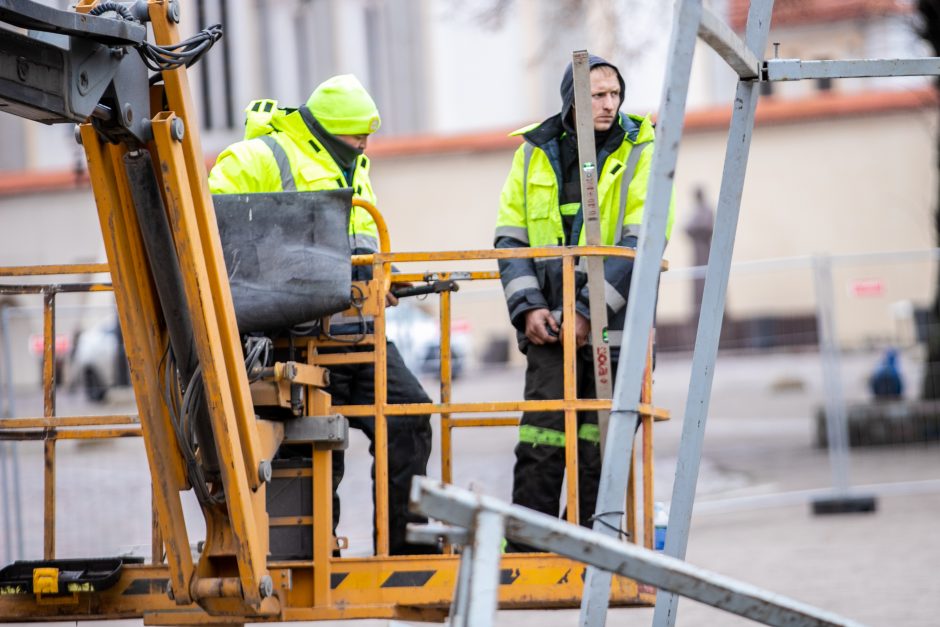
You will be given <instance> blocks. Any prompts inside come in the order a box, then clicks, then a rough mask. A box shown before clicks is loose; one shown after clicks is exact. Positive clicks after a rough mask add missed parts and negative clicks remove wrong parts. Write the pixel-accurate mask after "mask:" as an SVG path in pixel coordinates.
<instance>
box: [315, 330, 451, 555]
mask: <svg viewBox="0 0 940 627" xmlns="http://www.w3.org/2000/svg"><path fill="white" fill-rule="evenodd" d="M345 350H346V351H350V352H351V351H355V350H365V349H356V348H349V349H345ZM324 352H326V351H324ZM330 352H336V351H335V350H331V351H330ZM387 355H388V357H387V364H388V367H387V372H388V387H387V389H388V402H389V403H430V402H431V399H430V397H428V395H427V393H426V392H425V391H424V388H423V387H421V383H420V382H419V381H418V379H417V378H415V376H414V374H412V373H411V371H410V370H408V367H407V366H406V365H405V362H404V361H403V360H402V358H401V354H400V353H399V352H398V349H397V348H395V345H394V344H392V343H389V344H388V352H387ZM327 392H329V393H330V394H332V396H333V398H332V403H333V405H370V404H372V403H374V402H375V367H374V366H373V365H372V364H349V365H347V366H330V386H329V387H328V388H327ZM385 420H386V424H387V425H388V522H389V553H391V554H392V555H416V554H425V553H436V552H438V551H437V549H436V548H435V547H432V546H428V545H424V544H409V543H408V542H406V541H405V527H406V525H407V524H408V523H409V522H419V523H423V522H427V519H425V518H423V517H421V516H417V515H415V514H411V513H409V512H408V493H409V491H410V490H411V478H412V477H414V476H415V475H426V474H427V468H428V458H429V457H430V455H431V422H430V416H428V415H422V416H386V418H385ZM349 426H350V427H352V428H354V429H359V430H360V431H362V432H363V433H365V434H366V437H368V438H369V453H371V454H372V456H373V462H372V480H373V483H374V481H375V461H374V457H375V418H372V417H368V418H362V417H355V418H349ZM344 470H345V459H344V451H341V450H337V451H333V530H334V532H335V531H336V525H337V524H338V523H339V514H340V504H339V498H338V497H337V495H336V489H337V487H339V483H340V481H342V479H343V472H344ZM372 494H373V496H372V500H373V505H374V504H375V492H374V491H373V493H372ZM374 540H375V535H374V532H373V542H374Z"/></svg>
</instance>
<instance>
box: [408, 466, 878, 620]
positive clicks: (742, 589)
mask: <svg viewBox="0 0 940 627" xmlns="http://www.w3.org/2000/svg"><path fill="white" fill-rule="evenodd" d="M411 505H412V508H416V509H417V511H420V512H421V513H423V514H425V515H427V516H432V517H434V518H437V519H439V520H443V521H445V522H447V523H450V524H452V525H458V526H462V527H467V528H469V529H474V530H475V529H476V524H477V522H478V521H480V520H481V517H483V516H485V515H487V514H489V515H492V516H495V517H498V518H499V519H502V520H504V521H505V535H506V537H508V538H511V539H513V540H517V541H519V542H524V543H525V544H529V545H532V546H535V547H538V548H540V549H544V550H546V551H553V552H555V553H557V554H558V555H562V556H564V557H568V558H571V559H574V560H578V561H580V562H584V563H587V564H591V565H593V566H596V567H597V568H601V569H603V570H606V571H609V572H613V573H617V574H619V575H623V576H624V577H630V578H632V579H635V580H637V581H641V582H644V583H648V584H652V585H654V586H656V587H658V588H659V589H661V590H668V591H670V592H673V593H675V594H679V595H682V596H685V597H688V598H690V599H694V600H696V601H700V602H702V603H705V604H707V605H711V606H713V607H717V608H719V609H722V610H725V611H728V612H731V613H733V614H737V615H739V616H743V617H745V618H750V619H751V620H755V621H758V622H761V623H764V624H766V625H778V626H781V627H783V626H791V625H803V626H806V627H828V626H831V627H836V626H840V627H861V625H860V624H859V623H857V622H855V621H852V620H849V619H847V618H843V617H841V616H838V615H836V614H833V613H830V612H826V611H824V610H820V609H818V608H815V607H812V606H810V605H806V604H804V603H800V602H798V601H794V600H792V599H789V598H787V597H784V596H782V595H779V594H775V593H772V592H768V591H766V590H763V589H761V588H758V587H756V586H752V585H750V584H747V583H743V582H740V581H736V580H734V579H731V578H730V577H725V576H724V575H720V574H718V573H714V572H711V571H708V570H705V569H703V568H698V567H696V566H692V565H691V564H687V563H686V562H683V561H682V560H678V559H676V558H673V557H669V556H666V555H662V554H660V553H657V552H655V551H650V550H648V549H645V548H641V547H639V546H636V545H634V544H626V543H623V542H619V541H617V540H614V539H613V538H609V537H607V536H604V535H602V534H599V533H597V532H594V531H590V530H588V529H585V528H583V527H580V526H577V525H572V524H569V523H565V522H562V521H560V520H558V519H557V518H555V517H553V516H548V515H546V514H542V513H540V512H536V511H533V510H531V509H527V508H525V507H521V506H518V505H510V504H508V503H504V502H502V501H500V500H498V499H495V498H493V497H489V496H484V495H481V494H476V493H473V492H470V491H469V490H464V489H462V488H457V487H455V486H452V485H447V484H444V483H441V482H440V481H438V480H435V479H430V478H428V477H415V478H414V480H413V482H412V484H411ZM474 533H475V534H476V533H477V531H475V532H474ZM498 540H499V539H498V538H495V539H494V540H493V541H494V542H498ZM475 548H477V549H479V548H482V547H475ZM493 577H494V578H496V577H498V571H496V570H494V572H493ZM474 583H475V584H476V585H477V586H481V587H484V584H485V583H486V582H474ZM494 603H495V599H494ZM493 609H495V608H493ZM484 625H485V623H482V622H481V623H474V627H483V626H484Z"/></svg>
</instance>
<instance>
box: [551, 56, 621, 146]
mask: <svg viewBox="0 0 940 627" xmlns="http://www.w3.org/2000/svg"><path fill="white" fill-rule="evenodd" d="M602 65H606V66H607V67H609V68H611V69H613V71H614V72H616V73H617V81H618V82H619V83H620V104H619V105H617V110H618V111H619V110H620V107H622V106H623V97H624V93H625V92H626V83H624V82H623V76H621V75H620V70H618V69H617V66H616V65H614V64H613V63H610V62H609V61H606V60H605V59H602V58H601V57H598V56H595V55H593V54H592V55H590V56H589V57H588V67H589V68H590V69H592V70H593V69H594V68H596V67H599V66H602ZM572 107H574V68H573V66H572V64H571V63H569V64H568V67H567V68H565V75H564V76H563V77H562V78H561V122H562V124H563V125H564V127H565V130H567V131H568V132H570V133H574V131H575V126H574V120H572V119H571V109H572Z"/></svg>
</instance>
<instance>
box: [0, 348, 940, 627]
mask: <svg viewBox="0 0 940 627" xmlns="http://www.w3.org/2000/svg"><path fill="white" fill-rule="evenodd" d="M876 359H877V357H876V356H874V355H871V354H859V355H851V356H847V357H846V359H845V360H844V363H843V373H844V383H845V387H846V393H847V395H848V396H849V397H850V398H856V399H861V398H864V396H865V392H864V381H865V377H866V373H867V372H868V371H869V370H870V368H872V367H873V365H874V363H875V361H876ZM903 366H904V369H905V374H906V375H907V377H908V382H909V386H910V387H914V388H916V382H917V380H918V373H917V369H916V366H915V364H913V363H908V362H905V363H904V364H903ZM688 377H689V364H688V359H686V358H677V357H667V356H663V357H661V358H660V360H659V364H658V367H657V373H656V386H655V392H654V394H655V397H656V403H657V404H659V405H663V406H666V407H668V408H669V409H671V410H672V412H673V414H674V416H675V418H674V420H672V421H671V422H668V423H661V424H659V425H657V428H656V499H657V500H666V501H668V500H669V497H670V494H671V482H672V475H673V472H674V465H675V455H676V451H677V450H678V442H679V436H680V431H681V424H680V422H681V414H682V412H683V410H684V401H685V389H686V387H687V385H688ZM820 378H821V377H820V367H819V361H818V356H817V355H815V354H812V353H804V354H799V353H797V354H779V355H763V356H754V355H750V356H749V355H738V356H732V355H725V356H722V358H721V359H720V360H719V363H718V367H717V369H716V376H715V383H714V393H713V403H712V409H711V412H710V417H709V423H708V430H707V437H706V443H705V452H704V454H705V459H704V460H703V464H702V471H701V475H700V481H699V490H698V497H697V504H696V513H695V516H694V519H693V528H692V535H691V540H690V546H689V552H688V560H689V561H690V562H691V563H693V564H696V565H698V566H701V567H703V568H707V569H710V570H714V571H717V572H720V573H722V574H725V575H728V576H731V577H734V578H736V579H739V580H742V581H746V582H748V583H752V584H755V585H758V586H762V587H766V588H767V589H769V590H771V591H774V592H777V593H780V594H784V595H787V596H790V597H792V598H795V599H798V600H800V601H803V602H806V603H809V604H812V605H816V606H819V607H822V608H825V609H827V610H830V611H833V612H837V613H840V614H843V615H845V616H847V617H850V618H853V619H855V620H857V621H860V622H862V623H864V624H867V625H878V626H884V627H894V626H903V627H920V626H923V627H926V626H928V625H930V626H934V625H938V624H940V618H938V617H940V574H938V572H937V571H938V565H940V533H938V529H940V446H938V445H936V444H934V445H930V446H924V445H914V446H905V447H879V448H870V449H856V450H853V451H852V458H851V461H852V464H851V478H852V484H853V485H855V486H864V489H866V490H868V491H870V492H872V493H873V494H876V495H877V496H878V511H877V512H876V513H874V514H867V515H852V516H829V517H814V516H812V515H811V514H810V511H809V506H808V503H809V501H810V500H811V499H812V498H813V497H814V496H817V495H819V494H822V493H825V491H826V490H827V489H828V488H829V487H830V486H831V475H830V470H829V465H828V459H827V455H826V452H825V451H824V450H821V449H817V448H815V447H814V446H813V423H812V416H813V414H814V412H815V408H816V407H817V406H818V405H819V404H820V402H821V400H822V396H821V394H822V392H821V385H820V384H819V383H818V381H819V380H820ZM428 387H429V390H430V388H431V384H430V383H429V384H428ZM521 387H522V372H521V371H520V370H518V369H506V370H487V371H481V372H477V373H475V374H474V375H473V376H472V377H471V376H468V377H466V378H465V379H464V380H463V381H462V382H460V383H459V384H458V385H457V386H456V388H455V400H480V399H484V398H486V399H490V400H499V399H515V398H520V397H521ZM128 401H129V396H128V395H127V394H126V393H124V394H122V393H118V394H116V395H114V398H113V399H112V401H111V403H110V404H109V405H108V406H106V407H105V408H98V407H95V408H89V407H88V406H87V405H85V404H84V403H83V402H82V401H81V400H80V399H79V398H75V397H70V396H69V395H67V394H64V395H63V397H62V398H61V399H60V403H59V409H60V414H67V413H84V412H85V411H88V410H93V411H95V412H97V413H113V412H119V411H124V410H126V407H127V404H128ZM20 405H21V413H24V412H29V411H30V409H29V408H30V406H32V407H34V409H32V412H35V413H38V411H39V408H40V407H41V404H40V403H38V401H37V399H36V398H35V396H34V395H27V397H26V398H23V399H20ZM32 412H31V413H32ZM455 445H456V447H457V453H456V462H455V477H456V481H455V482H456V483H457V484H458V485H461V486H464V487H473V488H474V489H476V490H479V491H482V492H485V493H489V494H493V495H495V496H498V497H500V498H508V495H509V490H510V486H509V484H508V481H507V479H506V477H507V476H508V474H509V473H510V472H511V465H512V447H513V431H512V430H511V429H485V430H484V429H479V430H467V431H465V432H458V434H457V435H456V437H455ZM18 446H19V449H18V452H19V456H20V460H21V470H22V478H23V491H24V501H25V503H26V505H25V507H24V510H25V511H24V523H25V527H26V529H27V538H26V548H27V556H36V555H38V554H39V553H40V552H41V549H40V547H41V522H42V513H41V511H40V509H39V508H40V503H41V498H40V497H39V495H40V494H41V476H42V473H41V469H42V463H41V447H40V446H39V445H36V444H33V443H25V444H20V445H18ZM58 451H59V453H58V461H59V464H60V466H59V476H58V482H57V485H58V490H59V494H60V496H64V495H70V496H69V497H68V498H63V499H62V500H60V513H59V518H58V522H57V541H58V547H59V550H60V554H61V555H62V556H63V557H68V556H75V555H88V554H89V553H99V554H110V553H112V552H114V551H123V550H127V549H129V548H133V547H135V546H136V547H137V550H138V551H149V549H148V548H147V547H146V544H147V541H148V538H149V523H148V518H147V516H148V514H147V511H148V508H149V490H148V489H147V487H146V485H147V484H146V476H145V471H146V461H145V459H144V453H143V448H142V447H141V445H140V443H139V442H135V441H128V440H124V441H114V442H108V443H103V444H76V443H74V442H66V443H62V444H60V445H59V447H58ZM434 455H435V457H433V458H432V460H433V459H436V455H437V453H436V452H435V454H434ZM368 466H369V462H368V453H367V451H366V441H365V438H363V437H361V436H360V434H358V432H354V437H353V441H352V443H351V449H350V462H348V463H347V468H348V470H347V477H346V479H345V480H344V482H343V486H342V488H341V497H342V498H343V499H344V512H346V513H352V512H356V515H355V516H352V515H346V516H345V517H344V520H343V521H342V525H341V528H340V533H341V534H343V535H347V536H348V537H349V538H350V541H351V545H352V548H351V550H350V553H351V554H357V553H358V554H362V553H367V552H368V551H369V547H370V545H371V528H370V526H369V525H368V521H369V519H370V516H369V515H368V514H367V513H366V512H367V510H370V509H371V502H370V501H371V499H370V497H369V496H368V495H369V489H370V486H371V482H370V480H369V475H368V472H369V471H368ZM117 468H120V471H117V470H116V469H117ZM438 468H439V466H438V464H437V462H436V461H432V467H431V469H430V474H432V475H436V474H437V473H438V472H439V470H438ZM190 520H191V523H192V524H191V534H192V537H193V538H198V537H199V533H201V531H200V528H201V525H200V523H199V513H198V511H197V510H196V509H195V507H193V508H192V511H191V516H190ZM3 524H4V521H3V516H2V515H0V529H3ZM103 531H105V532H103ZM2 537H3V536H2V534H0V538H2ZM4 555H5V554H4V547H3V546H2V544H0V558H2V557H3V556H4ZM5 561H7V560H5V559H0V562H5ZM651 616H652V611H651V610H645V609H639V610H638V609H631V610H612V611H611V613H610V615H609V619H608V623H607V624H608V625H618V626H621V625H622V626H625V627H632V626H634V625H635V626H640V625H650V624H651ZM745 623H747V621H744V620H743V619H737V618H735V617H732V616H730V615H727V614H725V613H723V612H719V611H717V610H714V609H712V608H709V607H706V606H702V605H699V604H696V603H693V602H689V601H684V602H683V603H682V604H681V606H680V610H679V620H678V624H679V625H682V626H693V625H694V626H699V625H709V626H711V625H716V626H720V625H738V624H742V625H743V624H745ZM109 624H113V623H109ZM321 624H322V623H321ZM337 624H340V623H337ZM385 624H387V623H381V622H377V621H359V622H349V623H342V625H350V626H351V627H352V626H358V627H367V626H368V627H372V626H377V625H385ZM576 624H577V612H576V611H543V612H518V611H514V612H501V613H500V614H499V616H498V619H497V625H500V626H501V627H508V626H510V625H519V626H528V625H533V626H534V625H538V626H539V627H554V626H556V625H557V626H562V625H565V626H567V625H576Z"/></svg>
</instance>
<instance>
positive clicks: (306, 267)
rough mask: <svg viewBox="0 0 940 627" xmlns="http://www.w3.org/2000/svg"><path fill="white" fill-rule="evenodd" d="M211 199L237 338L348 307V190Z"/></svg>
mask: <svg viewBox="0 0 940 627" xmlns="http://www.w3.org/2000/svg"><path fill="white" fill-rule="evenodd" d="M212 198H213V204H214V205H215V213H216V219H217V220H218V224H219V235H220V237H221V240H222V251H223V253H224V256H225V267H226V268H227V270H228V277H229V283H230V284H231V287H232V299H233V300H234V303H235V317H236V318H237V320H238V330H239V331H240V332H241V333H246V332H249V331H273V330H282V329H287V328H290V327H293V326H294V325H297V324H301V323H304V322H309V321H310V320H313V319H315V318H319V317H322V316H327V315H330V314H334V313H336V312H339V311H342V310H344V309H346V308H347V307H349V305H350V288H351V275H352V263H351V260H350V256H351V251H350V248H349V237H348V232H349V213H350V210H351V204H352V190H351V189H337V190H329V191H322V192H277V193H263V194H216V195H214V196H213V197H212Z"/></svg>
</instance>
